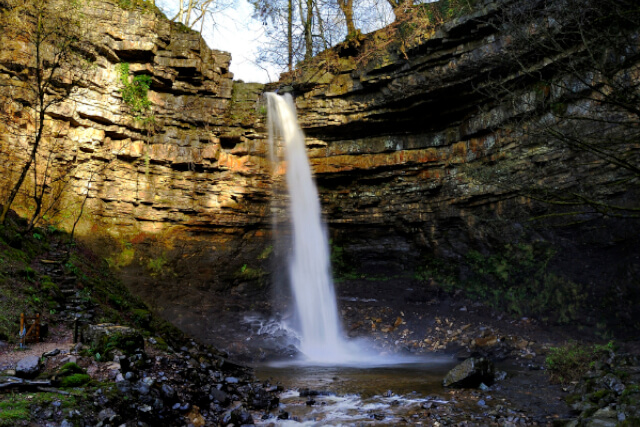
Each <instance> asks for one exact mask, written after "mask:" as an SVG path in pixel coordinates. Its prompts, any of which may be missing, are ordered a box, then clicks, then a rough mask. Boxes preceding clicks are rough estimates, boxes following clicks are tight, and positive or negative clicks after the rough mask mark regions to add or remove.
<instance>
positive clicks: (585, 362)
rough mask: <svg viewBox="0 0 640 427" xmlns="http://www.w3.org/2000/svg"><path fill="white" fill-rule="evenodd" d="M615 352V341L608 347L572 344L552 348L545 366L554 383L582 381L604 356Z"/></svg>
mask: <svg viewBox="0 0 640 427" xmlns="http://www.w3.org/2000/svg"><path fill="white" fill-rule="evenodd" d="M614 350H615V344H614V343H613V341H609V342H608V343H607V344H606V345H592V346H584V345H580V344H578V343H577V342H570V343H568V344H566V345H563V346H561V347H551V348H550V349H549V354H548V356H547V358H546V360H545V366H546V368H547V370H548V372H549V375H550V376H551V380H552V381H555V382H560V383H563V384H566V383H569V382H571V381H578V380H580V379H581V378H582V377H583V376H584V374H586V373H587V371H589V370H590V369H591V368H593V367H594V365H595V363H596V362H597V361H598V360H600V358H601V357H602V356H607V355H609V353H610V352H612V351H614ZM601 397H604V396H601ZM593 398H597V396H593Z"/></svg>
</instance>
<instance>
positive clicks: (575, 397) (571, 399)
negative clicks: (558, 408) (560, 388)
mask: <svg viewBox="0 0 640 427" xmlns="http://www.w3.org/2000/svg"><path fill="white" fill-rule="evenodd" d="M581 400H582V394H581V393H573V394H570V395H568V396H567V397H566V398H565V399H564V401H565V402H567V405H572V404H574V403H577V402H580V401H581Z"/></svg>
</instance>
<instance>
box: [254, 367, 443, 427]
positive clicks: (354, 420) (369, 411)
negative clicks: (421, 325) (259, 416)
mask: <svg viewBox="0 0 640 427" xmlns="http://www.w3.org/2000/svg"><path fill="white" fill-rule="evenodd" d="M454 364H455V363H454V362H453V361H452V360H451V359H436V360H432V361H429V362H428V363H425V362H421V363H405V364H399V365H393V366H391V365H387V366H362V367H356V366H304V365H295V364H294V365H289V366H285V365H284V364H279V365H275V366H274V365H272V366H260V367H257V368H256V375H257V376H258V378H260V379H261V380H267V379H268V380H269V381H270V382H271V383H272V384H276V383H277V384H280V385H282V386H283V387H284V389H285V390H286V391H285V392H284V393H283V394H282V395H281V396H280V401H281V405H280V408H279V410H277V411H275V412H274V413H273V418H270V419H267V420H262V421H261V424H262V425H279V426H286V425H301V424H300V423H303V424H302V425H309V426H315V425H394V424H395V423H397V422H400V421H402V420H404V421H405V422H406V421H409V420H411V418H412V417H416V418H415V420H416V422H415V423H414V424H419V422H417V421H418V417H417V415H416V414H418V413H419V412H420V411H423V408H424V407H425V406H428V405H429V404H430V403H437V404H439V405H444V404H448V403H449V402H447V401H446V400H445V399H444V397H443V396H444V393H443V387H442V378H443V377H444V375H445V374H446V372H447V371H448V370H449V369H451V368H452V367H453V366H454ZM285 413H286V415H285ZM278 415H280V416H281V417H285V416H288V420H278V419H277V418H276V417H277V416H278ZM293 420H295V422H294V421H293Z"/></svg>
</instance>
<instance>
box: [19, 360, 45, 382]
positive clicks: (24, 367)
mask: <svg viewBox="0 0 640 427" xmlns="http://www.w3.org/2000/svg"><path fill="white" fill-rule="evenodd" d="M40 367H41V366H40V358H39V357H38V356H35V355H33V356H27V357H23V358H22V359H20V360H19V361H18V363H17V365H16V376H17V377H20V378H34V377H36V376H37V375H38V373H39V372H40Z"/></svg>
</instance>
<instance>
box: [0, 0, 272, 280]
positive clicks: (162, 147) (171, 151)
mask: <svg viewBox="0 0 640 427" xmlns="http://www.w3.org/2000/svg"><path fill="white" fill-rule="evenodd" d="M81 12H82V13H83V14H84V16H83V18H82V19H81V21H80V23H79V27H80V30H79V31H82V32H83V38H84V39H85V40H87V42H86V43H83V44H82V45H81V46H79V48H78V49H80V52H79V57H81V58H82V60H79V61H80V63H77V62H78V61H76V62H68V63H63V65H64V66H65V67H67V68H66V69H65V70H64V71H63V72H62V73H60V74H59V77H57V78H56V79H54V80H55V81H56V84H59V85H61V86H63V85H64V84H65V83H66V84H70V83H71V84H73V87H72V88H71V90H70V92H69V93H68V95H67V96H65V97H64V100H63V101H62V102H60V103H55V104H54V105H52V106H51V108H49V109H48V111H47V116H46V119H47V121H46V124H45V125H46V126H45V132H44V138H43V144H42V147H41V150H40V151H41V152H42V155H41V156H40V157H39V160H40V161H39V162H38V171H39V176H38V183H41V182H43V180H44V179H45V172H44V170H45V165H46V164H47V162H46V161H45V160H46V159H47V158H49V154H50V153H54V163H53V164H54V165H55V166H56V167H57V168H58V169H56V171H55V172H52V170H49V172H48V173H47V178H48V181H47V186H48V187H49V190H50V191H49V192H50V193H55V192H56V188H57V187H56V184H55V183H54V182H55V179H56V178H61V180H59V181H58V182H64V187H65V188H64V191H63V193H62V196H61V197H60V198H59V200H58V201H57V202H56V203H55V205H54V204H53V203H52V201H51V200H48V201H47V200H45V204H47V203H48V204H49V205H51V206H53V208H54V209H52V211H51V213H50V214H49V215H48V217H49V218H51V217H54V215H53V213H57V215H55V220H57V221H61V223H62V224H63V225H65V226H67V227H69V228H71V225H72V223H73V221H74V220H75V219H76V218H78V217H79V216H80V213H81V210H82V215H81V217H80V222H79V225H78V228H77V230H76V231H77V235H78V236H80V237H83V238H85V239H87V240H92V241H95V240H96V239H97V240H98V243H99V244H98V245H96V247H98V248H99V249H107V248H109V250H108V251H107V252H106V254H108V255H109V256H110V260H111V262H112V263H113V264H114V265H119V266H120V267H126V266H128V265H130V264H133V263H137V261H138V255H137V254H136V255H135V256H133V255H131V254H130V253H128V254H127V249H128V248H129V247H130V245H131V239H132V238H134V237H136V239H137V240H135V242H138V243H140V242H143V241H145V240H146V238H147V237H150V236H152V237H153V239H155V240H154V244H153V245H147V246H153V249H154V250H157V253H156V252H153V253H152V254H151V255H149V257H152V258H157V259H160V260H164V259H166V258H167V257H170V256H169V255H167V253H168V252H171V251H172V250H173V249H174V246H173V243H171V242H173V241H177V240H181V239H187V240H189V241H192V242H194V248H193V251H191V250H188V251H187V252H190V253H191V252H195V253H198V252H199V251H200V249H197V248H196V247H198V241H199V240H200V239H201V237H199V236H200V235H201V234H202V233H204V234H206V237H203V238H202V239H203V240H204V241H205V243H202V245H203V246H204V247H206V248H207V250H208V251H210V252H211V253H214V252H215V251H219V252H220V253H223V254H227V255H228V252H227V250H231V249H229V248H232V249H233V248H235V247H236V246H238V243H237V242H236V240H238V239H239V241H240V242H241V241H242V236H244V235H245V234H246V233H248V232H250V231H248V230H250V229H252V228H255V226H254V225H255V224H264V221H265V220H264V215H265V208H266V206H267V201H268V199H269V194H268V193H269V191H270V182H269V181H270V175H269V173H268V170H267V169H266V168H265V161H264V147H263V146H264V144H263V140H264V136H263V135H258V134H256V133H255V131H254V130H253V128H251V127H247V110H250V111H252V112H254V113H255V105H254V103H255V99H256V98H257V95H255V93H256V91H259V90H260V89H261V85H251V84H247V85H245V84H234V82H233V80H232V79H233V76H232V74H231V73H230V72H229V63H230V60H231V58H230V55H229V54H228V53H225V52H220V51H215V50H211V49H209V48H208V47H207V46H206V44H205V42H204V41H203V40H202V38H201V37H200V35H199V34H198V33H195V32H192V31H190V30H187V29H185V28H184V27H182V26H180V25H178V24H173V23H170V22H169V21H167V19H166V18H165V17H164V16H162V15H161V14H159V13H158V12H155V11H154V10H152V9H146V10H145V9H142V8H133V9H123V8H122V7H121V6H119V5H118V3H117V2H116V1H109V0H106V1H100V2H91V4H90V5H88V6H87V7H86V8H85V9H84V10H82V11H81ZM2 37H3V44H4V45H5V46H7V48H6V49H3V54H2V58H1V60H0V65H1V66H2V68H0V79H2V83H3V84H4V85H6V86H9V87H11V85H13V86H15V84H14V83H12V82H15V81H16V79H18V78H19V75H20V70H21V69H22V70H26V71H25V72H28V70H29V69H30V67H33V63H32V62H31V58H32V57H31V56H29V54H27V55H24V54H23V53H25V52H27V53H29V52H31V53H32V52H33V51H34V46H33V45H30V44H29V43H28V42H27V41H26V40H24V39H23V38H20V37H19V36H18V35H17V34H14V33H12V31H11V29H10V28H9V29H8V31H7V32H6V33H4V34H3V36H2ZM122 63H128V64H129V70H130V76H129V80H131V79H132V78H133V76H135V75H148V76H151V78H152V83H151V87H150V90H149V93H148V99H149V101H150V102H151V105H152V108H151V111H150V112H148V114H147V116H148V117H146V120H144V119H143V120H141V119H140V118H136V117H135V115H136V114H135V113H134V112H132V111H131V107H130V106H129V105H127V103H125V102H124V101H123V98H122V94H121V91H122V88H123V84H122V82H121V78H120V65H121V64H122ZM12 94H13V93H9V91H5V92H4V93H3V94H2V95H1V96H2V97H3V98H2V103H3V106H10V105H13V106H14V107H15V106H17V105H19V107H15V108H13V110H18V113H14V114H13V116H12V120H11V121H10V122H9V121H7V122H4V123H2V124H0V126H1V127H2V131H3V132H2V134H3V141H2V148H3V149H2V156H3V158H2V160H3V161H2V164H3V166H2V168H3V171H2V178H1V179H2V181H3V185H2V188H3V191H4V195H6V193H7V192H8V190H9V187H10V183H12V182H14V181H15V179H16V177H17V175H18V174H19V172H20V168H21V167H22V165H23V164H24V161H25V156H26V152H27V150H26V148H27V147H28V146H29V144H32V140H29V139H28V138H25V136H28V135H33V133H34V129H35V127H34V121H33V116H32V115H31V114H30V111H31V110H30V107H33V102H31V101H32V100H30V99H29V98H28V97H25V99H19V98H18V97H16V96H12ZM247 97H249V98H251V100H250V102H248V103H247V102H245V101H246V99H247ZM9 110H10V108H7V111H9ZM253 115H254V116H255V114H253ZM151 116H152V118H151V119H150V117H151ZM260 120H261V118H260V117H258V121H260ZM254 121H255V120H253V119H252V122H251V125H253V124H254ZM16 129H19V130H20V131H17V130H16ZM33 185H34V178H32V177H31V176H29V177H28V179H27V182H26V183H25V186H24V188H23V189H24V191H23V194H22V195H21V197H20V198H19V199H18V201H17V202H16V203H15V204H14V206H13V207H14V209H16V210H18V211H19V212H20V213H23V214H25V215H26V216H29V215H30V212H31V210H32V206H33V203H32V202H31V201H30V199H29V192H31V191H32V190H31V189H32V188H33ZM58 185H59V184H58ZM45 199H47V198H45ZM257 228H264V227H263V225H260V226H258V227H257ZM145 233H147V234H145ZM159 236H161V237H159ZM101 239H106V241H105V242H103V241H102V240H101ZM160 241H161V242H162V243H159V242H160ZM102 243H106V245H103V244H102ZM125 246H126V247H125ZM182 247H183V246H182ZM123 252H124V255H123ZM227 255H224V256H227ZM216 257H217V255H216ZM147 258H148V257H146V258H145V259H147ZM202 258H203V263H204V264H206V263H207V262H209V263H210V264H211V265H210V266H209V267H206V271H207V275H209V276H214V274H213V272H214V271H215V270H216V267H214V266H213V264H214V263H212V262H211V261H212V260H211V258H210V257H209V256H206V255H205V256H202ZM134 261H135V262H134ZM163 262H164V261H161V262H160V265H162V264H163ZM144 263H146V261H143V264H144Z"/></svg>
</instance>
